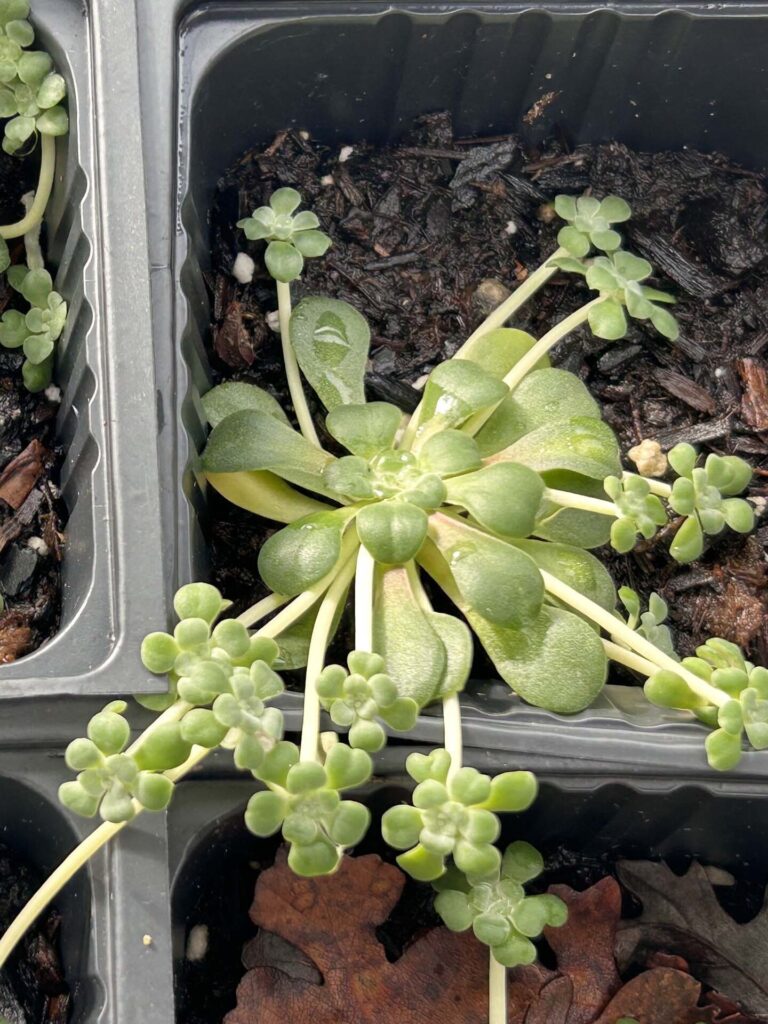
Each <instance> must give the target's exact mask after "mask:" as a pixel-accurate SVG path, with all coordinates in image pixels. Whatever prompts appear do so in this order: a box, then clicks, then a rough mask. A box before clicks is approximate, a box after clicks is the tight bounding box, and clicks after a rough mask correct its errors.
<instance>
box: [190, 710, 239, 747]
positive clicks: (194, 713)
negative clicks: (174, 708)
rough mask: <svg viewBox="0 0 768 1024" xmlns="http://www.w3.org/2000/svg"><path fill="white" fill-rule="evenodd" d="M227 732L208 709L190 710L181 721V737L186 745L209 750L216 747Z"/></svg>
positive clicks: (225, 727)
mask: <svg viewBox="0 0 768 1024" xmlns="http://www.w3.org/2000/svg"><path fill="white" fill-rule="evenodd" d="M228 732H229V728H228V727H227V726H226V725H222V724H221V723H220V722H219V721H218V719H217V718H216V716H215V715H214V713H213V712H212V711H209V710H208V708H192V710H191V711H188V712H187V713H186V715H184V717H183V718H182V720H181V735H182V737H183V739H185V740H186V741H187V743H192V744H195V745H197V746H198V747H207V748H208V749H209V750H210V749H211V748H213V747H218V745H219V744H220V743H221V741H222V740H223V739H224V737H225V736H226V735H227V733H228Z"/></svg>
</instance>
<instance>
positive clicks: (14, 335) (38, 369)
mask: <svg viewBox="0 0 768 1024" xmlns="http://www.w3.org/2000/svg"><path fill="white" fill-rule="evenodd" d="M8 281H9V283H10V284H11V286H12V287H13V288H15V289H16V291H18V292H19V293H20V294H21V295H22V296H23V297H24V299H26V301H27V302H28V303H29V306H30V309H29V311H28V312H27V313H26V314H24V313H20V312H19V311H18V310H15V309H10V310H7V311H6V312H5V313H3V316H2V320H0V345H3V347H4V348H20V349H21V350H22V351H23V353H24V356H25V361H24V364H23V366H22V375H23V377H24V384H25V385H26V387H27V389H28V390H29V391H32V392H36V391H42V390H43V389H44V388H46V387H48V385H49V384H50V382H51V375H52V372H53V361H54V349H55V346H56V342H57V341H58V339H59V338H60V337H61V333H62V331H63V330H64V327H65V325H66V322H67V304H66V302H65V301H64V299H63V298H62V297H61V295H59V293H58V292H56V291H54V288H53V280H52V279H51V275H50V274H49V273H48V271H47V270H44V269H43V268H35V269H33V270H29V269H28V268H27V267H22V266H15V267H11V268H10V269H9V270H8Z"/></svg>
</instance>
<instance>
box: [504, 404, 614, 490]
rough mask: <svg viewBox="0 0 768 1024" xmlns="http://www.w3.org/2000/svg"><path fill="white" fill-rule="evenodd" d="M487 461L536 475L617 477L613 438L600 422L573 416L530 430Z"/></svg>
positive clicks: (610, 432) (606, 427) (607, 428)
mask: <svg viewBox="0 0 768 1024" xmlns="http://www.w3.org/2000/svg"><path fill="white" fill-rule="evenodd" d="M488 461H489V462H491V463H492V462H501V461H508V462H521V463H522V464H523V465H524V466H530V467H531V469H535V470H536V472H537V473H546V472H549V471H551V470H568V471H569V472H571V473H579V474H581V475H582V476H588V477H591V478H592V479H595V480H604V479H605V478H606V477H607V476H619V475H620V474H621V460H620V457H619V446H618V443H617V441H616V436H615V434H614V433H613V431H612V430H611V428H610V427H609V426H608V425H607V424H606V423H603V422H602V421H601V420H598V419H593V418H592V417H587V416H577V417H574V418H573V419H570V420H564V421H562V422H560V423H549V424H546V425H544V426H542V427H539V428H538V429H537V430H533V431H531V433H530V434H526V435H525V437H522V438H520V440H519V441H516V442H515V443H514V444H512V445H510V446H509V447H508V448H505V449H503V451H500V452H498V453H497V454H495V455H492V456H491V457H490V458H489V460H488Z"/></svg>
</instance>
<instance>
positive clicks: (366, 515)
mask: <svg viewBox="0 0 768 1024" xmlns="http://www.w3.org/2000/svg"><path fill="white" fill-rule="evenodd" d="M427 525H428V518H427V514H426V512H424V510H423V509H421V508H417V507H416V505H412V504H411V503H410V502H407V501H396V500H395V501H382V502H379V503H377V504H374V505H367V506H366V507H365V508H363V509H361V510H360V512H359V513H358V515H357V521H356V526H357V533H358V536H359V537H360V541H361V543H362V544H363V545H364V546H365V547H366V548H367V549H368V551H370V553H371V554H372V555H373V557H374V558H375V559H376V561H377V562H380V563H381V564H382V565H402V564H404V563H405V562H409V561H410V560H411V559H412V558H414V557H415V556H416V554H417V553H418V551H419V548H420V547H421V545H422V544H423V543H424V539H425V538H426V536H427Z"/></svg>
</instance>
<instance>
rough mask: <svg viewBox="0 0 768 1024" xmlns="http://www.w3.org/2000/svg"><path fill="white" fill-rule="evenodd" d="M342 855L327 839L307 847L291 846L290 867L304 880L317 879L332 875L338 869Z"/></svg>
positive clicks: (289, 854)
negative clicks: (321, 876)
mask: <svg viewBox="0 0 768 1024" xmlns="http://www.w3.org/2000/svg"><path fill="white" fill-rule="evenodd" d="M340 860H341V853H340V852H339V851H338V850H337V849H336V847H335V846H332V845H331V844H330V843H329V842H328V840H327V839H319V840H318V841H317V842H315V843H308V844H307V845H306V846H304V845H302V846H296V845H294V846H291V848H290V850H289V851H288V867H289V868H290V869H291V871H293V873H294V874H295V875H299V876H301V877H302V878H317V877H318V876H320V875H331V874H333V872H334V871H335V870H336V869H337V868H338V866H339V862H340Z"/></svg>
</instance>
